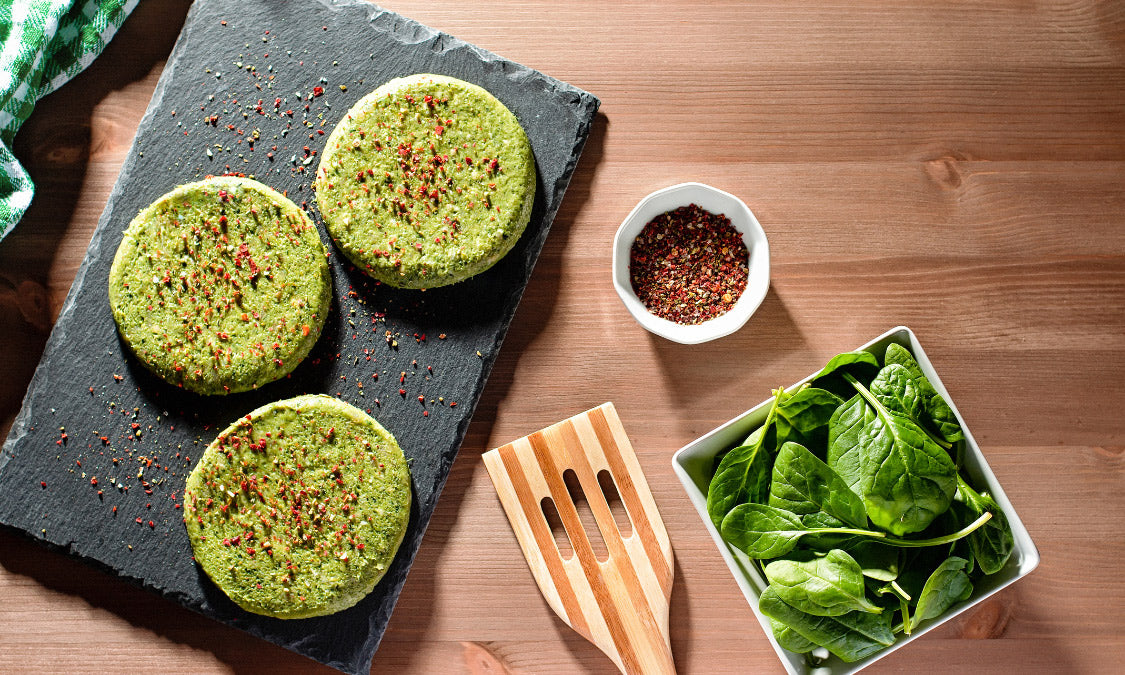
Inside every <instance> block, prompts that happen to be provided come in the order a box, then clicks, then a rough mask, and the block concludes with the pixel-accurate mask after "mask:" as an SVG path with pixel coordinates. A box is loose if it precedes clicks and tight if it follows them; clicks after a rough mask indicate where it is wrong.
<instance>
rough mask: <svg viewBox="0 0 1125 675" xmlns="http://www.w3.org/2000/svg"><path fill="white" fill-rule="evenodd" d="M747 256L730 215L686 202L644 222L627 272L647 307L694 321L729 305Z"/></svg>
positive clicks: (745, 274) (743, 278)
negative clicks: (713, 211) (716, 212)
mask: <svg viewBox="0 0 1125 675" xmlns="http://www.w3.org/2000/svg"><path fill="white" fill-rule="evenodd" d="M749 261H750V253H749V251H748V250H747V248H746V244H745V243H744V242H743V241H742V235H741V234H739V232H738V230H737V229H735V227H734V226H733V225H731V222H730V218H728V217H726V216H725V215H722V214H715V213H711V212H710V211H707V210H705V209H702V208H700V207H699V206H696V205H695V204H690V205H688V206H681V207H679V208H677V209H674V210H672V211H668V212H667V213H662V214H661V215H659V216H657V217H656V218H653V219H652V221H650V222H649V223H648V224H647V225H645V226H644V229H642V230H641V233H640V234H638V235H637V238H636V239H635V240H634V241H633V246H632V249H631V251H630V255H629V277H630V281H631V282H632V286H633V291H634V292H635V293H636V294H637V297H638V298H639V299H640V301H641V303H642V304H644V306H645V307H646V308H647V309H648V310H649V311H650V312H652V313H653V314H655V315H656V316H659V317H661V318H663V319H668V320H669V321H674V322H676V323H679V324H684V325H694V324H699V323H703V322H704V321H707V320H709V319H713V318H715V317H717V316H719V315H721V314H725V313H726V312H727V311H729V310H730V309H731V307H733V306H734V303H735V302H736V301H737V300H738V298H739V297H740V296H741V295H742V292H743V291H745V290H746V283H747V280H748V279H749V274H750V270H749Z"/></svg>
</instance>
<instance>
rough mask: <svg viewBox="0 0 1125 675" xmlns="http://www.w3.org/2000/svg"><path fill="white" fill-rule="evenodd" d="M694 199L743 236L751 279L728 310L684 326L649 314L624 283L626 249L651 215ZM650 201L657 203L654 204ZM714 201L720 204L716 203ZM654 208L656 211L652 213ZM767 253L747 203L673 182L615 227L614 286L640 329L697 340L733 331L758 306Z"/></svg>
mask: <svg viewBox="0 0 1125 675" xmlns="http://www.w3.org/2000/svg"><path fill="white" fill-rule="evenodd" d="M701 201H702V202H707V203H708V204H710V205H711V208H708V205H705V204H699V202H701ZM693 203H694V204H699V205H700V206H701V207H702V208H705V209H707V210H709V211H711V212H713V213H716V212H717V213H723V214H724V215H726V216H727V217H728V218H730V220H731V224H732V225H733V226H734V227H735V229H737V230H738V231H739V233H740V234H742V240H743V242H744V243H745V244H746V247H747V249H749V251H750V261H749V264H750V278H749V279H748V280H747V284H746V290H744V291H743V292H742V295H741V296H739V298H738V300H737V301H736V302H735V304H734V307H732V308H731V309H730V311H728V312H726V313H725V314H722V315H720V316H717V317H715V318H714V319H711V320H709V321H705V322H703V323H701V324H696V325H692V326H687V325H683V324H678V323H676V322H674V321H669V320H668V319H663V318H660V317H658V316H656V315H655V314H652V313H651V312H649V311H648V310H647V309H646V308H645V306H644V305H643V304H642V303H641V301H640V299H639V298H637V295H636V293H634V292H633V288H632V285H631V284H630V283H629V248H630V246H631V245H632V243H633V239H635V238H636V236H637V234H638V233H640V231H641V229H642V228H643V227H644V226H645V224H647V223H648V222H649V221H650V220H652V218H654V217H656V216H657V215H659V214H661V213H664V212H666V211H670V210H672V209H674V208H676V207H677V206H687V205H688V204H693ZM654 204H659V206H655V207H654V206H653V205H654ZM718 204H721V205H723V206H722V207H720V206H716V205H718ZM665 206H667V208H665ZM724 207H725V208H724ZM654 208H655V209H657V210H655V211H653V209H654ZM650 211H651V213H650ZM769 253H770V251H769V241H768V239H767V238H766V232H765V230H764V229H762V225H761V223H759V222H758V219H757V217H755V216H754V212H753V211H751V210H750V207H749V206H747V205H746V202H744V201H742V200H741V199H739V198H738V197H737V196H735V195H733V194H731V193H729V192H726V191H724V190H720V189H718V188H716V187H712V186H710V185H706V184H704V183H697V182H687V183H678V184H676V185H671V186H668V187H666V188H661V189H659V190H656V191H654V192H651V193H649V194H648V195H646V196H645V197H644V198H643V199H641V200H640V201H639V202H637V205H636V206H634V207H633V210H632V211H630V212H629V215H627V216H625V219H624V220H623V221H622V222H621V225H620V226H619V227H618V228H617V232H616V233H615V234H614V238H613V286H614V289H615V290H616V291H617V295H618V296H619V297H620V298H621V301H622V302H623V303H624V304H625V308H626V309H627V310H628V311H629V313H630V314H631V315H632V316H633V318H634V319H635V320H636V321H637V323H639V324H640V325H641V327H643V328H644V329H645V330H648V331H649V332H651V333H653V334H655V335H659V336H660V337H663V338H665V339H667V340H671V341H672V342H678V343H680V344H699V343H702V342H707V341H710V340H715V339H717V338H721V337H725V336H727V335H730V334H731V333H734V332H735V331H737V330H738V329H740V328H742V327H743V326H744V325H746V322H747V321H749V320H750V317H751V316H753V314H754V312H755V311H757V309H758V307H759V306H761V304H762V301H763V300H765V297H766V293H767V291H768V290H769V277H770V269H769V260H770V255H769Z"/></svg>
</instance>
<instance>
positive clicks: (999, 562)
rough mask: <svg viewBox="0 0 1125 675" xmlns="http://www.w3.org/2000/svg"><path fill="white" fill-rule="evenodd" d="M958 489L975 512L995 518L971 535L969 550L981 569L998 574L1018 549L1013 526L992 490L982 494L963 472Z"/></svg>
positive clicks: (966, 506)
mask: <svg viewBox="0 0 1125 675" xmlns="http://www.w3.org/2000/svg"><path fill="white" fill-rule="evenodd" d="M957 492H958V494H959V496H960V497H961V500H962V503H963V504H964V506H965V508H967V509H969V510H970V512H971V513H972V514H975V515H978V516H979V515H980V514H982V513H991V514H992V519H991V520H989V521H988V522H987V523H985V524H984V527H982V528H980V529H978V530H975V531H974V532H973V533H972V534H970V535H969V537H968V542H969V550H971V551H972V552H973V558H974V559H975V560H976V564H977V565H979V566H980V569H981V571H982V572H984V573H985V574H996V573H997V572H999V571H1000V570H1001V569H1003V567H1004V565H1005V564H1007V562H1008V559H1009V558H1011V557H1012V551H1013V550H1014V549H1015V537H1014V535H1013V534H1012V527H1011V525H1009V524H1008V519H1007V518H1006V517H1004V512H1003V511H1002V510H1001V509H1000V505H999V504H997V503H996V500H995V499H993V498H992V497H991V495H989V494H988V493H978V492H977V491H976V490H974V489H973V488H972V487H970V486H969V484H968V483H966V482H965V480H964V479H963V478H961V476H960V475H958V476H957Z"/></svg>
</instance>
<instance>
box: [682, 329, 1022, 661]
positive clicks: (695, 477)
mask: <svg viewBox="0 0 1125 675" xmlns="http://www.w3.org/2000/svg"><path fill="white" fill-rule="evenodd" d="M892 342H895V343H898V344H899V345H902V346H903V347H906V348H907V349H908V350H910V353H911V354H913V355H914V359H915V360H916V361H918V366H919V367H920V368H921V369H922V372H923V373H925V375H926V378H927V379H929V381H930V384H932V385H934V389H936V390H937V391H938V393H939V394H941V395H942V396H943V397H944V398H945V400H946V401H948V402H949V407H951V408H953V412H954V413H955V414H956V415H957V421H958V422H960V423H961V430H962V431H964V433H965V458H964V461H965V464H964V469H965V472H966V473H967V474H968V475H969V478H970V479H971V480H970V482H971V483H972V484H974V485H976V486H978V487H980V488H983V489H985V490H987V491H988V493H989V494H991V495H992V498H993V499H995V500H996V503H997V504H999V505H1000V508H1001V509H1003V511H1004V515H1005V516H1006V517H1007V518H1008V524H1009V525H1010V526H1011V528H1012V534H1013V536H1014V538H1015V548H1014V550H1013V551H1012V557H1011V559H1009V560H1008V564H1006V565H1005V566H1004V567H1003V569H1001V570H1000V571H999V572H997V573H996V574H992V575H989V576H987V577H984V578H982V579H980V580H979V581H977V582H976V584H975V588H974V589H973V594H972V595H971V596H970V597H969V599H968V600H966V601H964V602H961V603H958V604H956V605H954V606H953V607H951V608H950V609H949V610H948V611H947V612H945V613H944V614H942V615H941V616H940V617H938V618H937V619H931V620H929V621H926V622H925V623H924V624H922V626H921V627H920V628H919V629H918V630H916V631H914V632H912V633H911V634H910V635H908V636H904V635H898V636H897V638H898V639H897V640H896V641H895V643H894V644H893V645H891V646H890V647H887V648H886V649H884V650H882V651H880V652H876V653H874V654H872V655H871V656H868V657H867V658H866V659H863V660H861V661H857V662H855V663H844V662H843V661H841V660H840V659H838V658H836V657H835V656H828V657H827V658H825V659H824V660H823V661H821V662H819V663H816V664H815V665H814V664H812V663H810V662H809V661H808V660H807V659H806V658H805V656H803V655H801V654H794V653H793V652H790V651H786V650H785V649H782V647H781V646H780V645H778V644H777V641H776V640H775V639H774V637H773V630H772V629H771V628H770V622H769V619H768V618H766V617H765V615H763V614H762V613H761V612H760V611H758V597H759V596H760V595H761V593H762V591H763V590H765V588H766V585H767V582H766V580H765V578H764V577H763V576H762V574H761V572H759V571H758V566H757V565H756V564H755V563H754V561H753V560H751V559H750V558H749V557H748V556H747V555H746V554H745V553H743V552H742V551H740V550H738V549H737V548H735V547H733V546H730V545H729V544H727V543H726V541H724V540H723V537H722V535H720V534H719V531H718V530H716V529H715V526H714V525H713V524H712V523H711V518H710V517H709V516H708V515H707V486H708V484H709V483H710V482H711V474H712V472H713V471H714V469H715V457H716V456H717V455H718V454H719V453H720V452H722V451H724V450H726V449H728V448H731V447H733V446H734V445H737V444H738V442H739V441H741V440H742V439H744V438H746V437H747V436H748V435H749V434H750V432H751V431H753V430H754V429H755V428H757V427H759V426H761V424H762V422H764V421H765V418H766V414H767V413H768V410H769V404H770V402H771V401H772V399H769V400H766V401H764V402H762V403H761V404H759V405H757V406H754V407H753V408H751V409H750V410H747V411H746V412H744V413H743V414H741V415H739V416H738V417H736V418H734V419H732V420H730V421H729V422H727V423H726V424H724V425H722V426H721V427H719V428H717V429H714V430H713V431H710V432H709V433H707V434H706V435H704V436H703V437H702V438H699V439H697V440H695V441H692V442H691V443H689V444H687V445H685V446H684V447H683V448H681V449H680V450H679V451H677V452H676V454H675V455H673V456H672V470H673V471H674V472H675V474H676V476H677V477H678V478H679V479H680V482H681V483H683V485H684V489H685V490H686V491H687V493H688V498H689V499H690V500H691V503H692V505H694V506H695V510H696V511H697V512H698V513H699V517H700V518H701V519H702V521H703V523H702V526H703V527H704V528H706V529H707V531H708V532H710V533H711V538H712V539H713V540H714V541H715V546H717V547H718V549H719V553H720V554H721V555H722V556H723V559H724V560H725V561H726V563H727V567H729V568H730V571H731V574H733V575H734V580H735V582H737V583H738V587H739V588H740V589H741V590H742V594H743V595H744V596H746V601H747V602H749V603H750V608H751V609H752V610H753V611H754V615H755V616H756V617H757V618H758V622H759V623H760V624H762V630H764V631H765V633H766V637H767V638H768V639H769V641H770V644H771V645H773V648H774V651H776V652H777V656H778V658H780V659H781V665H782V666H784V667H785V670H786V671H787V672H788V673H789V674H790V675H851V674H852V673H855V672H856V671H857V670H860V669H862V668H864V667H866V666H869V665H871V664H872V663H873V662H875V661H878V660H879V659H881V658H883V657H884V656H886V655H887V654H890V653H891V652H893V651H895V650H897V649H900V648H902V647H905V646H906V645H907V644H909V643H911V642H913V641H914V640H917V639H918V638H920V637H922V636H923V635H925V634H926V633H928V632H930V631H931V630H933V629H935V628H937V627H938V626H940V625H942V624H944V623H946V622H947V621H949V620H951V619H953V617H955V616H957V615H959V614H962V613H964V612H966V611H968V610H969V609H972V608H973V607H975V606H977V605H979V604H980V603H982V602H984V600H985V599H986V598H988V597H990V596H992V595H994V594H996V593H997V592H999V591H1000V589H1002V588H1004V587H1006V586H1008V585H1010V584H1013V583H1015V582H1016V581H1017V580H1019V579H1022V578H1023V577H1025V576H1027V575H1028V574H1031V571H1032V570H1034V569H1035V568H1036V567H1037V566H1038V565H1039V551H1038V549H1036V548H1035V544H1034V543H1033V542H1032V541H1031V535H1030V534H1028V532H1027V528H1026V527H1024V524H1023V522H1022V521H1021V520H1020V518H1019V516H1018V515H1016V512H1015V510H1014V509H1013V508H1012V503H1011V502H1010V501H1008V497H1007V495H1005V494H1004V489H1003V488H1002V487H1000V483H999V482H998V481H997V480H996V475H995V474H993V473H992V469H991V468H990V467H989V466H988V462H987V461H986V460H985V458H984V453H982V452H981V450H980V446H979V445H977V441H976V439H975V438H973V434H972V433H971V432H970V431H969V427H968V426H966V424H965V420H964V418H962V417H961V413H960V412H959V411H958V410H957V406H956V405H954V403H953V400H952V399H950V398H949V392H948V391H946V389H945V386H944V385H942V383H941V379H940V378H939V377H938V375H937V373H936V372H935V371H934V367H933V365H932V364H931V363H930V360H929V359H928V358H926V352H924V351H922V345H921V344H919V343H918V338H917V337H915V335H914V333H913V332H912V331H911V330H910V329H909V328H907V327H905V326H899V327H897V328H892V329H891V330H889V331H887V332H886V333H883V334H882V335H880V336H879V337H877V338H875V339H874V340H872V341H871V342H868V343H867V344H865V345H863V346H862V347H860V349H861V350H864V351H868V352H871V353H872V354H875V355H876V356H877V357H879V360H880V361H882V359H883V354H884V353H886V351H887V346H888V345H889V344H890V343H892ZM815 374H816V373H813V375H809V376H808V377H806V378H805V379H803V380H801V381H800V382H798V383H796V384H794V385H793V386H792V387H788V388H787V389H788V390H792V389H796V388H797V387H798V386H800V385H801V384H804V383H805V382H808V381H810V380H812V378H813V376H814V375H815ZM825 654H826V655H827V652H825ZM981 666H982V668H983V669H984V670H988V669H989V668H988V665H987V664H981ZM994 666H995V667H994V668H993V670H1002V667H1001V664H999V663H997V664H994ZM916 670H918V671H919V672H925V671H926V668H925V665H924V664H923V665H921V666H919V667H918V668H917V669H916Z"/></svg>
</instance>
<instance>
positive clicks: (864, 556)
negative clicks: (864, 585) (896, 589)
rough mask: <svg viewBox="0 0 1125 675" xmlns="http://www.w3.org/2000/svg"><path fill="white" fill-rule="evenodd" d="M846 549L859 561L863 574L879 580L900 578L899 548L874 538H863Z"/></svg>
mask: <svg viewBox="0 0 1125 675" xmlns="http://www.w3.org/2000/svg"><path fill="white" fill-rule="evenodd" d="M845 550H846V551H847V552H848V555H850V556H851V557H852V558H854V559H855V561H856V562H857V563H859V567H860V569H861V570H863V576H865V577H867V578H869V579H875V580H877V581H894V580H895V579H897V578H898V569H899V556H900V553H899V550H898V549H897V548H895V547H892V546H886V545H884V544H881V543H879V542H878V541H875V540H874V539H862V540H859V541H856V542H853V543H852V544H850V545H849V546H847V547H846V548H845Z"/></svg>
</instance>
